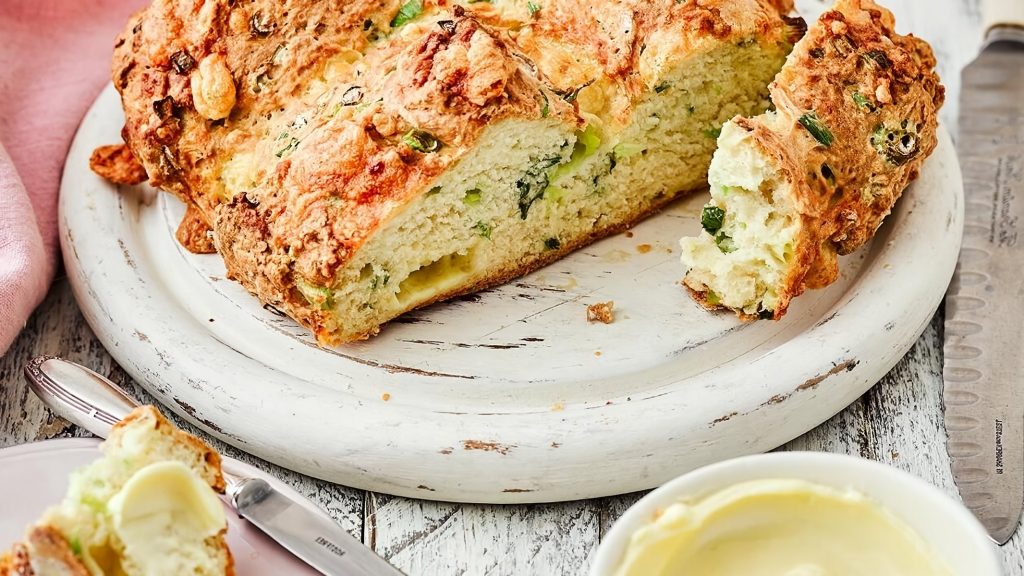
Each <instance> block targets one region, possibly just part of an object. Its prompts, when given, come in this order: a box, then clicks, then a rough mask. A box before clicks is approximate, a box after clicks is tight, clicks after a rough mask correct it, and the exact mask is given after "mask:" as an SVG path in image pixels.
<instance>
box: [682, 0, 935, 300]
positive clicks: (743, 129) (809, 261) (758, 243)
mask: <svg viewBox="0 0 1024 576" xmlns="http://www.w3.org/2000/svg"><path fill="white" fill-rule="evenodd" d="M894 25H895V23H894V19H893V16H892V14H891V13H890V12H889V11H888V10H886V9H885V8H882V7H881V6H878V5H877V4H875V3H874V2H872V1H871V0H839V2H837V3H836V5H835V7H834V8H833V9H832V10H829V11H827V12H825V13H824V15H822V17H821V19H820V20H819V21H818V22H817V23H816V24H815V25H814V26H812V27H811V29H810V31H809V32H808V33H807V35H806V36H804V38H803V40H801V41H800V42H799V43H798V44H797V46H796V48H795V49H794V50H793V53H792V54H791V55H790V56H789V59H788V61H787V62H786V65H785V67H783V69H782V71H781V72H780V73H779V75H778V77H776V79H775V81H774V82H773V83H772V86H771V96H772V102H773V104H774V110H773V111H770V112H767V113H765V114H762V115H760V116H756V117H753V118H749V117H737V118H735V119H733V120H732V121H730V122H727V123H726V124H725V126H724V127H723V128H722V134H721V136H720V137H719V139H718V150H717V151H716V152H715V155H714V159H713V160H712V163H711V169H710V174H709V181H710V185H711V202H710V203H709V204H708V205H707V206H705V208H704V210H703V213H702V214H701V221H702V222H701V223H702V226H703V231H702V232H701V234H700V235H699V236H697V237H692V238H684V239H683V240H682V241H681V245H682V261H683V264H684V265H685V266H686V267H687V268H688V269H689V271H688V272H687V274H686V278H685V280H684V283H685V285H686V286H687V287H688V288H689V290H690V292H691V293H692V294H693V295H694V297H695V298H696V299H697V300H698V301H699V302H701V303H702V304H703V305H704V306H705V307H708V308H727V309H731V310H734V311H735V312H737V313H738V314H739V315H740V316H741V317H744V318H747V319H751V318H774V319H778V318H781V317H782V315H783V314H785V312H786V309H787V308H788V306H789V303H790V300H792V299H793V298H794V297H796V296H798V295H800V294H801V293H802V292H803V291H804V290H805V289H807V288H812V289H813V288H820V287H823V286H826V285H828V284H830V283H832V282H833V281H834V280H835V279H836V278H837V276H838V274H839V264H838V255H844V254H849V253H850V252H852V251H854V250H856V249H857V248H858V247H860V246H861V245H863V244H864V243H865V242H867V241H868V240H869V239H870V238H871V237H872V236H873V235H874V233H875V231H876V230H877V229H878V227H879V226H880V225H881V223H882V221H883V219H884V218H885V217H886V216H887V215H888V214H889V212H890V210H891V209H892V207H893V204H894V203H895V202H896V200H897V199H898V198H899V197H900V194H902V192H903V190H904V188H906V187H907V185H908V183H909V182H910V181H911V180H913V179H915V178H916V177H917V175H918V173H919V170H920V168H921V164H922V163H923V162H924V160H925V158H927V157H928V155H929V154H931V153H932V151H933V150H934V149H935V146H936V142H937V140H936V129H937V119H936V115H937V113H938V109H939V108H940V107H941V106H942V102H943V97H944V90H943V87H942V85H941V84H939V78H938V76H937V75H936V74H935V70H934V68H935V57H934V56H933V54H932V50H931V48H930V47H929V46H928V44H927V43H926V42H924V41H923V40H920V39H918V38H915V37H913V36H901V35H899V34H897V33H896V32H895V30H894Z"/></svg>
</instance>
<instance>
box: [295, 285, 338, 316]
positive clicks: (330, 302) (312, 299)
mask: <svg viewBox="0 0 1024 576" xmlns="http://www.w3.org/2000/svg"><path fill="white" fill-rule="evenodd" d="M295 287H296V288H298V290H299V294H302V297H303V298H305V299H306V302H308V303H309V304H310V305H311V306H316V307H318V308H320V309H321V310H330V309H331V308H334V293H333V292H332V291H331V289H330V288H328V287H327V286H317V285H316V284H310V283H309V282H306V281H305V280H302V279H301V278H299V279H297V280H296V281H295Z"/></svg>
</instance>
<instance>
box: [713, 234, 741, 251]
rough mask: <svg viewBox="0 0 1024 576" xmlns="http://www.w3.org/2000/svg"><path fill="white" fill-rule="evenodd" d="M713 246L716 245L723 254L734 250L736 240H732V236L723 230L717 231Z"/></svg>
mask: <svg viewBox="0 0 1024 576" xmlns="http://www.w3.org/2000/svg"><path fill="white" fill-rule="evenodd" d="M715 246H718V249H719V250H721V251H722V253H724V254H728V253H730V252H735V251H736V242H735V241H733V239H732V236H729V235H728V234H726V233H725V232H719V233H718V235H717V236H715Z"/></svg>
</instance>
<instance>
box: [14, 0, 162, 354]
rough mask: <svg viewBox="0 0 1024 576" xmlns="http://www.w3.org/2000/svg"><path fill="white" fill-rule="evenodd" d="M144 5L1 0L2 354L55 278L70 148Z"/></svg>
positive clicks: (134, 1) (138, 0) (131, 0)
mask: <svg viewBox="0 0 1024 576" xmlns="http://www.w3.org/2000/svg"><path fill="white" fill-rule="evenodd" d="M145 3H146V2H145V0H88V1H82V0H0V355H3V353H4V352H6V350H7V348H8V347H9V346H10V344H11V342H13V341H14V338H15V337H16V336H17V335H18V332H20V331H21V329H22V327H24V325H25V321H26V320H27V319H28V317H29V315H30V314H31V313H32V310H33V309H35V307H36V306H37V305H38V304H39V302H40V301H42V299H43V296H45V295H46V291H47V289H48V287H49V285H50V281H51V280H52V279H53V275H54V270H55V269H56V267H57V253H58V247H59V244H58V241H57V189H58V186H59V183H60V174H61V170H62V168H63V166H64V155H65V154H66V153H67V150H68V146H70V144H71V138H72V136H74V133H75V128H76V127H77V126H78V122H79V121H80V120H81V118H82V116H83V115H84V114H85V111H86V110H87V109H88V108H89V105H90V104H91V103H92V101H93V99H94V98H95V97H96V95H97V94H99V91H100V90H101V89H102V88H103V86H104V85H105V84H106V83H107V82H108V81H109V78H110V57H111V52H112V51H113V47H114V39H115V37H116V36H117V34H118V33H119V32H120V31H121V29H122V28H123V27H124V25H125V22H127V20H128V17H129V16H130V15H131V14H132V12H134V11H135V10H137V9H139V8H141V7H142V6H143V5H144V4H145Z"/></svg>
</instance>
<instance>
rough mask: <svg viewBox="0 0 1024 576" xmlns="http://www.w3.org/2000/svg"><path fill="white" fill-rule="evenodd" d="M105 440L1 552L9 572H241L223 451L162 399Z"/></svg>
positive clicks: (0, 574)
mask: <svg viewBox="0 0 1024 576" xmlns="http://www.w3.org/2000/svg"><path fill="white" fill-rule="evenodd" d="M100 449H101V450H102V452H103V456H102V457H101V458H100V459H98V460H96V461H95V462H93V463H92V464H89V465H88V466H85V467H84V468H81V469H79V470H77V471H75V472H74V473H73V474H72V476H71V482H70V486H69V488H68V492H67V495H66V496H65V497H64V500H63V501H62V502H61V503H60V504H59V505H57V506H54V507H53V508H51V509H49V510H48V511H47V512H46V513H45V514H44V515H43V518H42V519H41V520H40V521H39V523H37V524H36V525H34V526H32V527H30V528H29V530H28V532H27V535H26V537H25V540H24V542H20V543H17V544H15V545H14V547H13V549H12V551H11V552H10V553H8V554H6V555H5V556H4V557H3V558H2V559H0V576H8V575H11V576H14V575H18V576H29V575H35V576H65V575H68V576H178V575H181V574H189V575H193V576H225V575H232V574H234V564H233V562H232V558H231V552H230V551H229V550H228V547H227V543H226V541H225V534H226V532H227V523H226V520H225V517H224V511H223V506H222V505H221V503H220V500H219V499H218V498H217V492H221V493H222V492H224V487H225V484H224V477H223V476H222V474H221V470H220V456H219V455H218V454H217V452H216V451H214V450H213V449H212V448H210V447H209V446H208V445H206V444H205V443H204V442H203V441H201V440H199V439H198V438H196V437H194V436H192V435H190V434H188V433H186V432H183V431H181V430H178V429H177V428H175V427H174V425H173V424H171V423H170V422H169V421H167V420H166V419H165V418H164V417H163V416H162V415H161V414H160V413H159V412H158V411H157V410H156V408H153V407H152V406H143V407H140V408H137V409H135V410H134V411H133V412H132V413H131V414H130V415H128V416H127V417H126V418H125V419H124V420H122V421H121V422H119V423H118V424H117V425H115V426H114V428H113V430H112V431H111V434H110V437H109V438H108V439H107V440H106V441H105V442H103V444H101V445H100Z"/></svg>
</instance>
